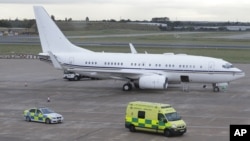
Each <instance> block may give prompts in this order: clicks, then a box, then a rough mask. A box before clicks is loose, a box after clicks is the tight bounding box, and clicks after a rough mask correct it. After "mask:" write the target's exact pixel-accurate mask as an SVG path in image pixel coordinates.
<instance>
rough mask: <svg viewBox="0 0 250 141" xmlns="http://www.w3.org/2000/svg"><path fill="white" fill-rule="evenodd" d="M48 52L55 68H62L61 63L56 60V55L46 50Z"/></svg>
mask: <svg viewBox="0 0 250 141" xmlns="http://www.w3.org/2000/svg"><path fill="white" fill-rule="evenodd" d="M48 53H49V57H50V59H51V61H52V63H53V66H54V67H55V68H56V69H63V68H62V66H61V64H60V63H59V62H58V61H57V59H56V57H55V56H54V55H53V54H52V52H50V51H49V52H48Z"/></svg>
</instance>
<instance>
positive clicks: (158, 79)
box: [139, 74, 168, 89]
mask: <svg viewBox="0 0 250 141" xmlns="http://www.w3.org/2000/svg"><path fill="white" fill-rule="evenodd" d="M167 87H168V78H167V77H166V76H162V75H156V74H155V75H145V76H142V77H140V79H139V88H140V89H166V88H167Z"/></svg>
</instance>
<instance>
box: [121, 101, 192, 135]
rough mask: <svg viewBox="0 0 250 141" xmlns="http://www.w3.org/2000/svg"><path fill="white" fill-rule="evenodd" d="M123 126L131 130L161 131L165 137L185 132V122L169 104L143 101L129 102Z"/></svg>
mask: <svg viewBox="0 0 250 141" xmlns="http://www.w3.org/2000/svg"><path fill="white" fill-rule="evenodd" d="M125 127H126V128H128V129H129V130H130V131H131V132H135V131H137V130H138V131H139V130H140V131H149V132H155V133H163V134H164V135H165V136H166V137H169V136H173V135H183V134H184V133H186V131H187V128H186V123H185V122H184V121H183V120H182V119H181V116H180V115H179V114H178V113H177V112H176V110H175V109H174V108H173V107H172V106H171V105H169V104H162V103H152V102H144V101H134V102H130V103H129V104H128V106H127V109H126V116H125Z"/></svg>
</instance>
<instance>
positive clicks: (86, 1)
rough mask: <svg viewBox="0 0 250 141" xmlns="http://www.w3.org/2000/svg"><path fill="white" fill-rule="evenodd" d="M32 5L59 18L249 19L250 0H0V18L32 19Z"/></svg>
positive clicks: (238, 20)
mask: <svg viewBox="0 0 250 141" xmlns="http://www.w3.org/2000/svg"><path fill="white" fill-rule="evenodd" d="M34 5H39V6H43V7H44V8H45V9H46V10H47V12H48V13H49V15H54V16H55V18H56V19H62V20H64V19H65V18H72V19H73V20H85V19H86V17H89V19H90V20H110V19H115V20H121V19H130V20H151V19H152V18H153V17H169V18H170V20H171V21H230V22H250V15H249V14H250V0H206V1H204V0H0V19H16V18H18V19H20V20H21V19H34V14H33V6H34Z"/></svg>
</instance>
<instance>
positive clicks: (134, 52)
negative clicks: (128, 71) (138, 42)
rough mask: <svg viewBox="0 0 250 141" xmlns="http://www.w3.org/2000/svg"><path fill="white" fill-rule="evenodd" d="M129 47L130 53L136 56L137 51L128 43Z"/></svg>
mask: <svg viewBox="0 0 250 141" xmlns="http://www.w3.org/2000/svg"><path fill="white" fill-rule="evenodd" d="M129 47H130V50H131V53H132V54H137V51H136V50H135V47H134V45H133V44H132V43H129Z"/></svg>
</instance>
